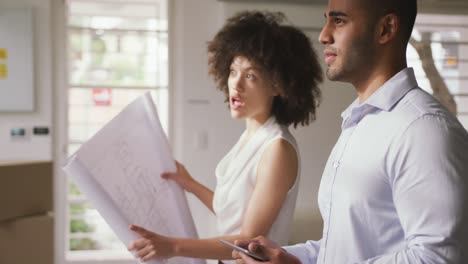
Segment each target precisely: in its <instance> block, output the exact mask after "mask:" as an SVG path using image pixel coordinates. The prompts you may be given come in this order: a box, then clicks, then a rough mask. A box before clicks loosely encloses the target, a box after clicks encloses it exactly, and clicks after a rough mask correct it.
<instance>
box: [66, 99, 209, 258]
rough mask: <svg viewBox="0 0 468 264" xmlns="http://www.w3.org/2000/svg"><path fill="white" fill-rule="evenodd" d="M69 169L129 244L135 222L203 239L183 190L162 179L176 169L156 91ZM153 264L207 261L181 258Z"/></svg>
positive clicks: (80, 151) (115, 122)
mask: <svg viewBox="0 0 468 264" xmlns="http://www.w3.org/2000/svg"><path fill="white" fill-rule="evenodd" d="M64 170H65V172H66V173H67V174H68V175H69V176H70V177H71V178H72V179H73V181H74V182H75V183H76V185H77V186H78V188H79V189H80V191H81V192H82V193H84V194H85V195H86V197H87V198H88V199H89V200H90V201H91V203H92V204H93V205H94V206H95V208H96V209H97V210H98V211H99V213H100V214H101V215H102V217H103V218H104V219H105V220H106V222H107V223H108V224H109V225H110V227H111V228H112V229H113V230H114V232H115V233H116V235H117V236H118V237H119V239H120V240H121V241H122V242H123V243H124V244H125V245H129V244H130V241H132V240H134V239H136V238H137V237H138V236H137V235H136V234H135V233H134V232H132V231H130V230H129V225H130V224H136V225H140V226H143V227H144V228H146V229H148V230H151V231H153V232H156V233H158V234H161V235H165V236H173V237H190V238H196V237H197V233H196V229H195V225H194V223H193V219H192V216H191V214H190V210H189V207H188V204H187V200H186V197H185V194H184V192H183V190H182V189H181V188H180V186H178V185H177V184H176V183H175V182H173V181H168V180H164V179H161V177H160V174H161V173H163V172H175V171H176V167H175V163H174V160H173V158H172V154H171V151H170V148H169V144H168V142H167V139H166V136H165V134H164V131H163V129H162V127H161V124H160V122H159V117H158V114H157V111H156V108H155V106H154V103H153V101H152V99H151V95H150V93H146V94H145V95H143V96H141V97H140V98H138V99H137V100H135V101H134V102H132V103H131V104H129V105H128V106H127V107H126V108H125V109H124V110H123V111H122V112H121V113H119V114H118V115H117V116H116V117H115V118H114V119H112V120H111V121H110V122H109V123H108V124H106V125H105V126H104V127H103V128H102V129H101V130H100V131H98V132H97V133H96V134H95V135H94V136H93V137H92V138H91V139H90V140H89V141H87V142H86V143H84V144H83V145H82V146H81V147H80V149H78V151H77V152H76V153H75V154H74V155H73V156H72V157H70V158H69V160H68V162H67V164H66V165H65V166H64ZM147 263H152V264H159V263H168V264H176V263H177V264H185V263H186V264H199V263H204V262H203V261H202V260H198V259H189V258H180V257H176V258H171V259H168V260H162V261H156V260H153V261H151V262H147Z"/></svg>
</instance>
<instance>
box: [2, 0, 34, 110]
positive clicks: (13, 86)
mask: <svg viewBox="0 0 468 264" xmlns="http://www.w3.org/2000/svg"><path fill="white" fill-rule="evenodd" d="M33 45H34V43H33V11H32V9H31V8H24V9H3V8H2V9H0V111H2V112H30V111H34V74H33V70H34V60H33Z"/></svg>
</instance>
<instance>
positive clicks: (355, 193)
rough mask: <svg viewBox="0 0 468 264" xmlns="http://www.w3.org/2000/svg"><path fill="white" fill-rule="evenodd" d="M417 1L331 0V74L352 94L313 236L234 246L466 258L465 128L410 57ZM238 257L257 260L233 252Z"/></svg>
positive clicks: (313, 257)
mask: <svg viewBox="0 0 468 264" xmlns="http://www.w3.org/2000/svg"><path fill="white" fill-rule="evenodd" d="M415 17H416V0H380V1H373V0H329V1H328V7H327V11H326V13H325V18H326V23H325V25H324V27H323V29H322V32H321V34H320V42H321V43H322V44H323V45H324V46H325V62H326V64H327V66H328V70H327V76H328V78H329V79H330V80H334V81H343V82H349V83H351V84H352V85H353V86H354V87H355V89H356V91H357V95H358V98H357V99H356V101H355V102H353V103H352V104H351V105H350V106H349V107H348V108H347V109H346V110H345V111H344V112H343V114H342V117H343V123H342V133H341V136H340V138H339V139H338V141H337V143H336V145H335V147H334V148H333V150H332V152H331V154H330V157H329V160H328V162H327V165H326V167H325V170H324V173H323V176H322V180H321V184H320V190H319V194H318V203H319V207H320V212H321V214H322V217H323V220H324V228H323V237H322V239H321V240H319V241H308V242H306V243H304V244H298V245H294V246H289V247H285V248H284V249H281V248H279V247H277V246H276V245H275V244H274V243H273V242H272V241H269V240H267V239H265V238H262V237H260V238H258V239H255V240H252V241H237V242H236V243H237V245H239V246H243V247H248V248H249V250H251V251H255V252H257V253H259V254H262V255H264V256H266V257H268V258H269V259H270V262H269V263H301V262H302V263H303V264H305V263H314V264H315V263H321V264H323V263H337V264H346V263H376V264H377V263H378V264H381V263H389V264H390V263H405V264H406V263H408V264H413V263H468V259H467V258H466V257H465V258H464V256H462V253H464V251H467V248H464V247H465V243H466V241H465V240H466V238H467V237H468V234H467V228H466V226H467V224H468V219H467V218H466V212H467V205H468V202H467V193H466V186H467V184H468V182H467V176H468V134H467V132H466V130H465V129H464V128H463V127H462V126H461V125H460V123H459V122H458V121H457V120H456V118H455V117H454V116H453V115H451V114H450V113H449V112H448V111H447V110H446V109H445V108H444V107H443V106H441V105H440V104H439V103H438V102H437V101H436V100H435V99H434V98H433V97H432V96H430V95H429V94H427V93H425V92H424V91H423V90H421V89H420V88H418V85H417V83H416V79H415V77H414V73H413V70H412V69H411V68H407V65H406V47H407V44H408V40H409V37H410V35H411V32H412V28H413V25H414V20H415ZM233 255H234V257H235V258H239V260H238V262H239V263H244V262H245V263H257V262H255V261H254V260H253V259H251V258H249V257H248V256H247V255H245V254H242V253H239V252H236V251H234V252H233Z"/></svg>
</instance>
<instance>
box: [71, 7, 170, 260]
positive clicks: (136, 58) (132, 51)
mask: <svg viewBox="0 0 468 264" xmlns="http://www.w3.org/2000/svg"><path fill="white" fill-rule="evenodd" d="M167 24H168V22H167V1H166V0H142V1H138V2H134V1H126V2H125V1H122V0H114V1H112V0H100V1H86V0H71V1H69V5H68V25H67V36H68V66H69V69H68V72H69V74H68V76H69V78H68V80H69V83H68V86H69V91H68V155H71V154H72V153H73V152H75V151H76V150H77V149H78V148H79V147H80V145H81V144H82V143H83V142H85V141H86V140H87V139H89V138H90V137H91V136H93V135H94V133H95V132H96V131H98V130H99V129H100V128H101V127H102V126H103V125H104V124H105V123H107V122H108V121H109V120H110V119H111V118H113V117H114V116H115V115H116V114H117V113H119V111H120V110H122V109H123V107H125V106H126V105H127V104H128V103H130V102H131V101H132V100H134V99H136V98H137V97H138V96H140V95H142V94H143V93H145V92H147V91H151V92H152V95H153V98H154V100H155V103H156V105H157V108H158V113H159V115H160V119H161V123H162V126H163V128H164V129H165V130H166V132H167V126H168V120H167V118H168V25H167ZM67 197H68V199H67V200H68V214H67V216H68V223H69V228H68V231H69V232H67V239H66V241H67V243H68V244H67V246H66V249H67V258H69V259H82V258H88V259H89V258H93V257H90V256H94V258H96V259H105V258H107V257H109V258H111V259H116V258H124V259H125V258H128V259H130V258H131V256H130V254H129V253H128V251H127V250H126V245H123V244H122V243H121V242H120V240H119V239H118V238H117V237H116V236H115V235H114V233H113V232H112V231H111V229H110V228H109V227H108V225H107V224H106V223H105V221H104V220H103V219H102V218H101V216H100V215H99V213H98V212H97V211H96V210H95V209H94V208H93V207H92V205H91V204H90V203H89V202H88V201H87V199H86V197H85V196H83V195H82V194H81V193H80V191H79V190H78V188H77V187H76V186H75V185H74V184H73V183H72V182H71V181H70V182H69V184H68V196H67Z"/></svg>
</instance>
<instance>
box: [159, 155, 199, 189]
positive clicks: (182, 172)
mask: <svg viewBox="0 0 468 264" xmlns="http://www.w3.org/2000/svg"><path fill="white" fill-rule="evenodd" d="M176 166H177V172H176V173H163V174H161V178H163V179H169V180H173V181H175V182H176V183H177V184H179V185H180V187H182V188H183V189H184V190H186V191H187V192H192V189H193V185H194V184H195V180H194V179H193V178H192V176H190V173H188V171H187V170H186V169H185V167H184V165H182V164H181V163H179V162H178V161H176Z"/></svg>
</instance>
